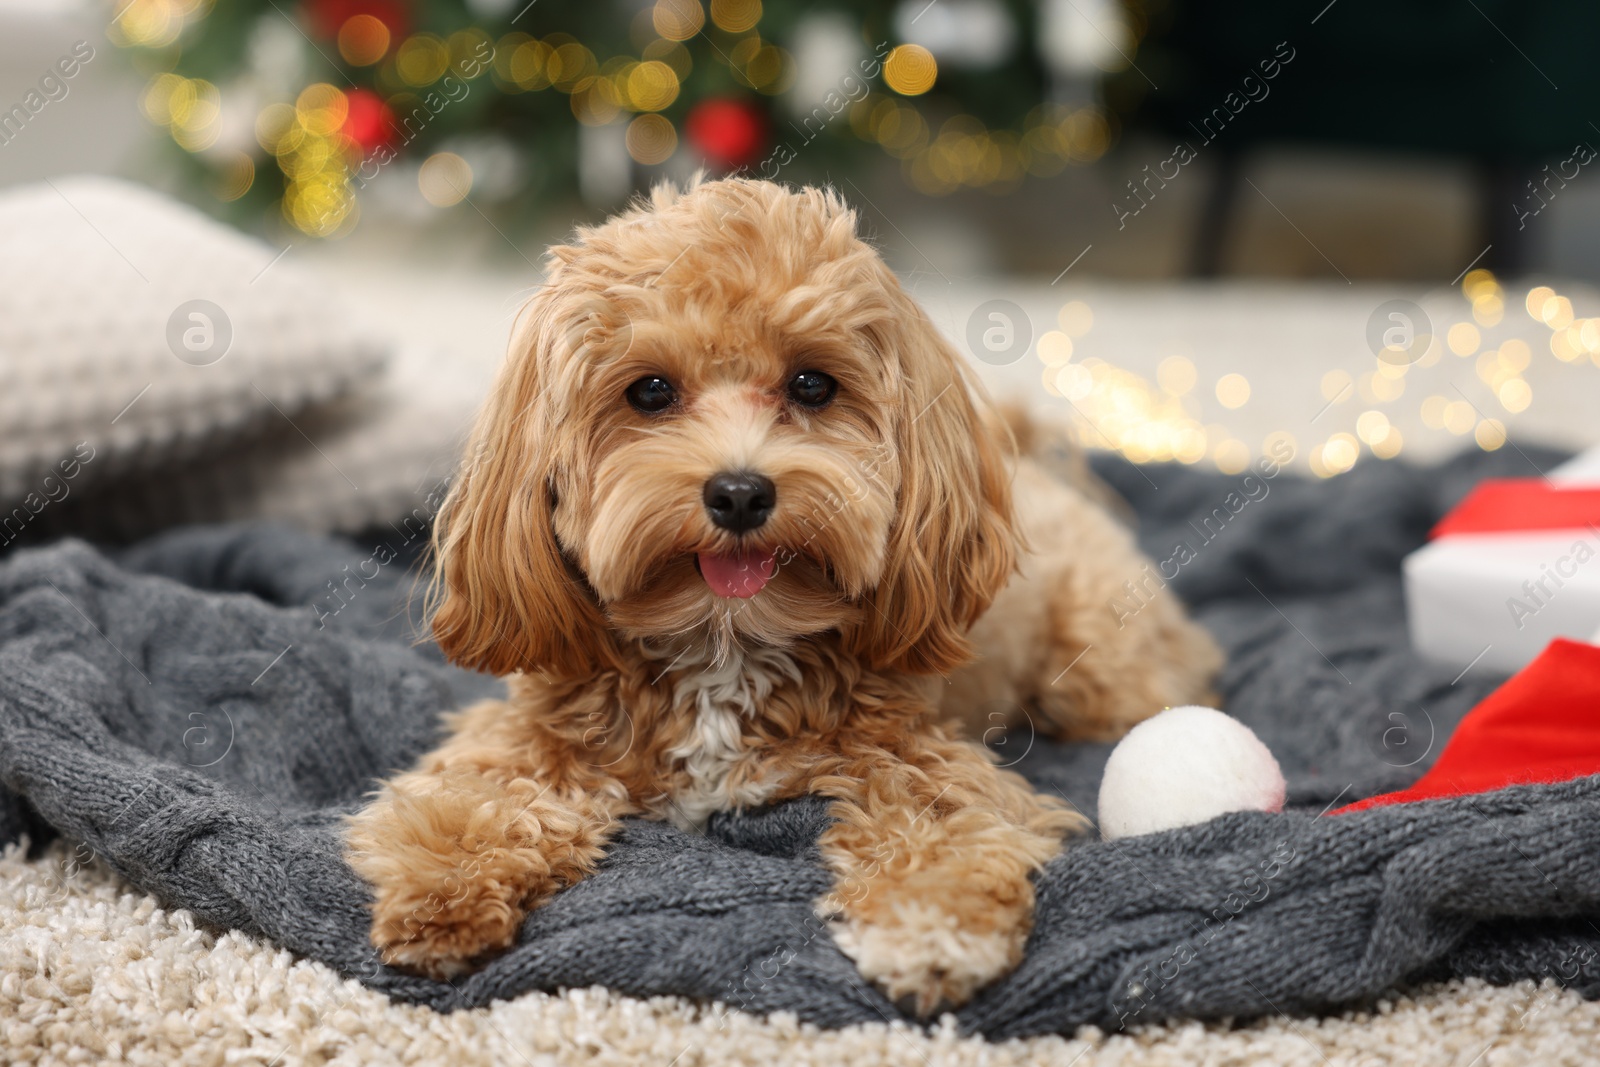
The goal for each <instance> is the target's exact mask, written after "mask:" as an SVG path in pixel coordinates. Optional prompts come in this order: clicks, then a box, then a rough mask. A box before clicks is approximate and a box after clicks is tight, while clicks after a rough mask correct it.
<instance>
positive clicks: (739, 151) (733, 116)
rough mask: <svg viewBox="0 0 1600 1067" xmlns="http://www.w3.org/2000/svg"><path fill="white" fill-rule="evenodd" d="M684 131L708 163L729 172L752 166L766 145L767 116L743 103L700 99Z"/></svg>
mask: <svg viewBox="0 0 1600 1067" xmlns="http://www.w3.org/2000/svg"><path fill="white" fill-rule="evenodd" d="M683 128H684V132H685V133H686V134H687V135H688V137H689V143H690V144H692V145H694V147H695V149H696V150H697V151H698V152H699V153H700V154H701V155H702V156H704V157H705V158H706V161H707V162H708V163H711V164H713V165H715V166H718V167H723V168H726V169H729V170H731V169H733V168H735V167H742V166H745V165H746V164H750V163H754V162H755V161H756V159H757V158H758V157H759V156H760V155H761V150H762V149H763V148H765V147H766V143H767V120H766V116H764V115H763V114H762V113H761V111H760V110H759V109H758V108H756V107H755V106H754V105H753V104H750V103H748V102H746V101H743V100H729V99H726V98H717V97H714V98H712V99H710V100H702V101H700V102H699V103H698V104H696V105H695V106H694V107H692V108H690V109H689V116H688V118H686V119H685V120H684V123H683Z"/></svg>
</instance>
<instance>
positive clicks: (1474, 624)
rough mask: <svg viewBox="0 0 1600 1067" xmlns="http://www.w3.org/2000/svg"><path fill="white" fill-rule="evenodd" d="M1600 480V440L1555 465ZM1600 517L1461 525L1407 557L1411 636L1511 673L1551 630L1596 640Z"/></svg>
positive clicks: (1557, 474)
mask: <svg viewBox="0 0 1600 1067" xmlns="http://www.w3.org/2000/svg"><path fill="white" fill-rule="evenodd" d="M1549 478H1550V480H1551V481H1552V482H1555V483H1557V484H1558V485H1564V486H1584V487H1589V486H1600V448H1594V449H1590V450H1589V451H1587V452H1584V453H1582V454H1581V455H1579V456H1577V457H1575V458H1573V459H1572V460H1570V461H1568V462H1567V463H1564V464H1562V465H1561V466H1560V467H1557V468H1555V469H1554V470H1552V471H1550V472H1549ZM1597 530H1600V523H1596V524H1595V528H1592V529H1591V528H1585V527H1577V528H1574V529H1570V530H1517V531H1514V532H1512V531H1508V532H1503V533H1502V532H1496V533H1458V534H1450V535H1448V536H1445V537H1441V538H1439V539H1438V540H1436V541H1432V542H1429V543H1428V544H1427V545H1425V546H1424V547H1422V548H1419V549H1418V550H1417V551H1415V552H1413V553H1411V555H1409V556H1407V557H1406V559H1405V564H1404V574H1405V596H1406V617H1407V620H1408V623H1409V626H1410V630H1411V643H1412V645H1413V647H1415V648H1416V650H1417V651H1418V652H1420V653H1421V654H1422V655H1424V656H1426V657H1428V658H1429V659H1433V660H1438V661H1440V662H1443V663H1450V664H1459V665H1460V666H1461V668H1462V669H1463V673H1465V671H1467V670H1472V671H1478V672H1494V673H1500V674H1509V673H1512V672H1514V671H1517V670H1520V669H1521V668H1523V667H1525V666H1527V665H1528V663H1530V662H1531V661H1532V660H1533V658H1534V657H1535V656H1537V655H1538V654H1539V653H1540V652H1542V651H1544V647H1545V646H1546V645H1548V644H1549V643H1550V642H1551V640H1552V639H1554V638H1557V637H1567V638H1572V639H1573V640H1577V641H1592V642H1596V643H1600V534H1597Z"/></svg>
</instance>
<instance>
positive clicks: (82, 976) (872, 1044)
mask: <svg viewBox="0 0 1600 1067" xmlns="http://www.w3.org/2000/svg"><path fill="white" fill-rule="evenodd" d="M1597 1050H1600V1005H1597V1004H1591V1003H1587V1002H1585V1001H1584V1000H1582V999H1581V998H1579V997H1577V996H1574V995H1572V994H1570V993H1567V992H1565V991H1564V990H1561V989H1558V988H1556V987H1555V986H1553V985H1547V986H1544V987H1538V986H1534V985H1532V984H1530V983H1523V984H1521V985H1518V986H1512V987H1509V988H1504V989H1497V988H1493V987H1489V986H1485V985H1483V984H1482V983H1477V982H1466V983H1452V984H1450V985H1446V986H1433V987H1428V988H1423V989H1418V990H1415V991H1413V992H1411V993H1410V994H1409V995H1406V996H1403V997H1398V998H1396V999H1394V1000H1393V1001H1385V1002H1382V1003H1380V1004H1379V1005H1378V1006H1377V1007H1376V1008H1375V1009H1374V1010H1373V1011H1371V1012H1361V1013H1349V1014H1346V1015H1343V1016H1340V1017H1337V1018H1328V1019H1307V1018H1297V1019H1289V1018H1282V1017H1280V1018H1275V1019H1271V1020H1265V1021H1260V1022H1256V1023H1253V1024H1251V1025H1248V1026H1240V1027H1237V1028H1234V1027H1229V1026H1225V1025H1201V1024H1199V1023H1174V1024H1169V1025H1165V1026H1151V1027H1142V1028H1139V1029H1137V1030H1134V1031H1132V1032H1130V1033H1125V1034H1104V1033H1101V1032H1100V1031H1098V1030H1095V1029H1093V1028H1085V1029H1084V1030H1081V1031H1079V1032H1078V1033H1077V1034H1076V1035H1075V1036H1073V1037H1071V1038H1059V1037H1050V1038H1035V1039H1032V1040H1028V1041H1011V1042H1006V1043H1003V1044H990V1043H987V1042H984V1041H981V1040H978V1039H974V1038H963V1037H959V1036H957V1035H956V1034H955V1033H954V1031H953V1030H951V1029H949V1028H948V1027H947V1028H944V1029H940V1030H937V1031H935V1032H933V1033H931V1034H924V1033H921V1032H918V1031H915V1030H912V1029H909V1028H907V1027H904V1026H900V1025H896V1026H888V1025H871V1026H858V1027H853V1028H851V1029H848V1030H836V1031H828V1030H817V1029H815V1028H813V1027H809V1026H801V1025H799V1024H797V1023H796V1022H795V1021H794V1019H793V1018H792V1017H790V1018H786V1017H784V1016H781V1015H779V1016H774V1017H771V1018H768V1019H765V1020H763V1019H758V1018H755V1017H753V1016H748V1015H742V1014H738V1013H728V1014H724V1013H722V1012H720V1011H719V1010H717V1009H716V1008H714V1007H706V1006H699V1005H696V1004H694V1003H691V1002H689V1001H686V1000H681V999H678V998H672V997H658V998H654V999H651V1000H638V999H635V998H631V997H624V996H618V995H616V994H613V993H609V992H607V991H605V990H603V989H580V990H571V991H569V992H566V993H564V994H561V995H559V996H552V995H545V994H538V993H535V994H529V995H527V996H523V997H519V998H517V999H516V1000H514V1001H509V1002H499V1003H496V1004H494V1005H493V1006H492V1007H490V1008H486V1009H479V1010H475V1011H462V1012H457V1013H456V1014H453V1015H440V1014H437V1013H435V1012H433V1011H431V1010H429V1009H426V1008H419V1007H410V1006H403V1005H399V1004H392V1003H390V1002H389V1001H388V1000H387V999H386V998H384V997H383V996H381V995H379V994H377V993H374V992H372V991H370V990H367V989H365V988H363V987H362V986H360V985H358V984H357V983H355V982H353V981H343V980H341V979H339V978H338V977H337V976H336V975H335V974H334V973H333V972H332V971H330V970H329V969H328V968H327V967H325V966H323V965H321V964H318V963H311V962H308V961H305V960H296V959H294V958H293V957H291V956H290V955H289V953H287V952H285V951H282V950H280V949H276V948H273V947H272V946H271V945H268V944H265V943H263V942H261V941H258V940H256V939H254V938H251V937H246V936H244V935H243V934H239V933H228V934H224V935H222V936H220V937H218V936H215V935H213V934H211V933H208V932H206V931H205V930H203V929H200V928H198V927H197V926H196V924H195V921H194V917H193V916H192V915H190V914H189V913H188V912H186V911H165V910H163V909H162V908H161V907H159V906H158V905H157V904H156V902H155V901H154V900H153V899H151V898H150V897H148V896H145V895H143V894H141V893H138V892H135V891H132V890H131V889H129V888H128V887H127V886H126V885H125V884H124V883H123V882H121V881H120V880H119V879H118V878H117V877H116V876H115V875H114V874H112V873H111V872H110V871H108V870H106V869H105V868H104V867H103V866H101V865H99V864H98V863H94V862H89V863H87V864H80V863H75V862H73V856H72V854H71V852H70V851H69V850H68V849H67V847H66V846H64V845H62V844H59V843H58V844H55V845H52V846H51V847H50V849H48V850H47V851H46V853H45V855H44V856H43V857H42V858H41V859H38V860H33V861H30V860H27V859H25V858H24V857H23V856H22V854H21V852H20V851H19V850H17V849H15V848H13V849H10V850H7V851H6V853H5V854H4V856H3V857H0V1062H3V1063H51V1064H55V1063H101V1062H127V1063H136V1064H160V1065H166V1064H184V1065H188V1064H197V1065H198V1064H206V1065H222V1064H230V1065H231V1064H271V1065H274V1067H292V1065H296V1064H386V1063H396V1064H449V1065H452V1067H455V1065H468V1064H512V1065H516V1064H524V1063H525V1064H528V1065H530V1067H545V1065H558V1064H579V1063H582V1064H597V1065H604V1064H647V1065H654V1067H695V1065H702V1064H705V1065H710V1064H752V1065H755V1064H760V1065H763V1067H765V1065H768V1064H775V1063H781V1064H819V1065H820V1064H827V1065H833V1064H852V1065H854V1064H879V1063H882V1064H896V1065H901V1064H903V1065H907V1067H945V1065H953V1064H983V1065H987V1067H1010V1065H1020V1064H1052V1065H1056V1067H1069V1065H1071V1067H1097V1065H1107V1064H1116V1065H1119V1067H1157V1065H1169V1064H1172V1065H1176V1064H1185V1065H1192V1064H1215V1065H1229V1064H1274V1065H1285V1067H1289V1065H1301V1064H1304V1065H1307V1067H1336V1065H1343V1064H1362V1065H1366V1064H1382V1063H1400V1064H1408V1065H1410V1064H1415V1065H1419V1067H1427V1065H1433V1064H1441V1065H1443V1064H1451V1065H1456V1067H1504V1065H1507V1064H1521V1063H1528V1064H1540V1065H1557V1064H1584V1063H1594V1062H1596V1058H1597V1055H1600V1053H1597Z"/></svg>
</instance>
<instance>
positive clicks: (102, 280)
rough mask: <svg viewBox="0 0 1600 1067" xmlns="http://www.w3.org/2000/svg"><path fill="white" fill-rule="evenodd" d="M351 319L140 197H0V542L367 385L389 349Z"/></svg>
mask: <svg viewBox="0 0 1600 1067" xmlns="http://www.w3.org/2000/svg"><path fill="white" fill-rule="evenodd" d="M352 318H353V317H352V316H351V314H350V312H349V309H348V308H347V307H346V306H345V305H343V304H341V302H340V301H339V300H338V299H337V298H336V297H335V295H334V294H333V293H331V292H329V291H328V289H327V288H326V287H325V286H324V285H323V284H321V283H320V282H319V281H318V280H317V279H316V278H315V277H313V276H311V275H308V274H306V273H304V272H303V271H302V270H301V269H299V268H298V267H297V265H296V264H295V263H294V262H293V251H292V250H288V251H286V250H284V249H281V248H274V247H272V246H271V245H268V244H265V243H263V242H261V241H258V240H255V239H253V238H249V237H245V236H243V235H241V234H239V233H236V232H234V231H233V230H230V229H228V228H227V227H225V226H223V225H221V224H219V223H217V222H214V221H212V220H211V219H209V218H206V217H205V216H203V215H201V214H200V213H199V212H197V211H195V210H193V209H191V208H188V207H185V206H183V205H181V204H178V203H176V202H174V201H172V200H170V199H168V198H166V197H164V196H162V195H160V194H158V193H155V192H152V191H150V190H148V189H144V188H141V187H139V186H136V185H131V184H128V183H125V182H120V181H115V180H112V179H107V178H65V179H55V180H53V181H48V182H45V183H44V184H41V185H31V186H26V187H22V188H16V189H11V190H6V191H4V192H0V543H4V542H6V541H8V540H9V539H10V538H11V537H15V536H16V535H17V533H18V531H17V530H14V529H12V528H11V527H13V526H16V525H18V524H19V523H21V524H24V525H26V523H27V522H28V517H29V516H31V515H35V514H37V513H38V512H39V511H40V510H42V509H44V508H46V507H50V506H52V505H53V502H54V501H56V500H58V499H64V498H65V496H66V495H67V494H69V493H71V492H73V491H75V490H77V489H80V488H82V487H84V486H86V485H89V484H91V483H101V482H105V481H109V480H111V479H112V478H113V477H115V478H118V479H121V478H124V477H126V476H127V475H129V474H133V473H149V472H152V471H155V470H159V469H161V468H165V467H167V466H168V465H169V464H173V463H175V462H180V461H189V462H193V461H194V460H195V459H197V458H199V457H200V456H201V455H202V454H204V453H206V452H209V451H210V450H212V449H213V448H215V447H216V446H218V445H219V443H226V442H228V441H229V440H230V439H236V438H239V437H241V436H246V435H254V434H257V433H265V432H268V431H270V430H277V429H281V428H282V427H284V426H290V427H291V429H292V424H293V422H294V421H295V420H296V418H297V417H298V415H299V413H301V412H302V411H304V410H305V409H306V408H308V407H309V406H310V405H313V404H316V403H318V402H321V401H325V400H328V399H330V398H333V397H336V396H338V395H340V394H343V393H347V392H350V391H352V389H353V388H355V387H356V386H358V385H360V384H362V383H363V382H364V381H366V380H370V379H371V378H372V377H373V376H374V375H376V374H377V373H378V372H379V371H380V370H381V367H382V364H383V362H384V360H385V358H386V356H387V354H388V348H389V346H388V344H387V342H385V341H384V340H383V339H382V336H381V335H380V334H374V333H373V332H372V331H371V330H370V329H367V328H364V327H363V326H362V325H361V324H360V323H359V322H355V321H352ZM296 432H298V431H296ZM19 506H20V507H21V510H20V511H19V510H18V507H19Z"/></svg>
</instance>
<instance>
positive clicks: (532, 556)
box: [429, 283, 611, 675]
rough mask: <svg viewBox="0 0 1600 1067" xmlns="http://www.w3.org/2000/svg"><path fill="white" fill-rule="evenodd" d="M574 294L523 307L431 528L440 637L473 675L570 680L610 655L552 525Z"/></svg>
mask: <svg viewBox="0 0 1600 1067" xmlns="http://www.w3.org/2000/svg"><path fill="white" fill-rule="evenodd" d="M572 295H573V294H564V293H563V292H561V287H560V286H558V285H556V284H554V283H551V284H547V285H546V286H545V287H544V288H543V289H541V290H540V291H539V292H538V293H537V294H535V296H534V297H533V298H532V299H531V300H529V301H528V304H527V306H526V307H524V309H523V312H522V316H521V318H520V320H519V323H518V328H517V329H516V330H515V331H514V333H513V338H512V342H511V347H510V352H509V355H508V356H507V359H506V363H505V365H504V366H503V367H502V368H501V370H500V373H499V375H498V376H497V378H496V381H495V385H494V388H493V389H492V390H491V391H490V394H489V399H488V401H487V402H486V403H485V405H484V408H483V410H482V412H481V413H480V414H479V416H478V421H477V423H476V425H475V426H474V427H473V432H472V438H471V443H470V444H469V446H468V449H467V454H466V457H465V459H464V460H463V462H462V465H461V469H460V470H459V471H458V472H457V474H456V478H455V481H454V483H453V484H452V486H451V488H450V493H449V495H448V497H447V498H446V499H445V502H444V505H443V506H442V508H441V509H440V514H439V517H438V520H437V522H436V523H435V525H434V534H433V550H434V555H435V570H434V575H433V586H432V589H431V590H430V597H429V600H430V609H431V610H430V616H431V622H432V629H433V637H434V639H435V640H436V641H437V642H438V643H439V647H440V648H441V649H443V650H444V653H445V655H446V656H448V657H449V658H450V659H451V660H452V661H453V662H455V663H457V664H459V665H461V666H463V667H467V668H470V669H474V670H481V671H488V672H490V673H493V674H500V675H504V674H510V673H512V672H514V671H534V670H541V671H549V672H552V673H556V674H561V675H572V674H579V673H584V672H586V671H589V670H592V669H594V668H595V666H597V665H598V664H600V663H602V662H604V661H606V660H607V659H610V658H611V657H610V656H609V655H608V651H609V650H610V644H609V637H608V630H607V628H606V623H605V620H604V618H603V617H602V615H601V612H600V610H599V607H598V605H597V604H596V603H595V601H594V598H593V596H592V595H591V593H590V592H589V589H588V587H587V585H586V584H585V583H584V581H583V579H582V577H581V575H580V574H578V572H577V571H576V570H575V568H573V567H572V566H570V565H569V564H568V562H567V560H566V559H565V557H564V556H563V554H562V551H561V546H560V544H559V543H558V541H557V540H556V534H555V530H554V528H553V525H552V509H553V506H554V503H555V495H554V494H555V485H554V483H555V481H556V477H557V469H556V467H557V464H558V462H559V455H558V453H559V450H560V445H561V441H562V439H563V432H562V431H563V429H565V431H566V434H569V435H570V433H571V432H572V429H571V427H570V426H567V427H565V428H563V427H562V426H561V425H560V423H561V421H562V420H561V418H560V416H559V415H558V414H556V413H555V411H554V410H553V408H554V406H555V405H554V403H553V401H552V397H554V396H556V395H557V394H558V390H560V389H561V388H562V385H561V384H560V383H558V382H556V381H554V379H555V378H556V377H557V368H558V366H559V365H560V364H561V360H562V359H563V358H565V357H566V356H567V354H568V353H567V350H566V348H565V347H563V346H567V345H569V344H572V343H574V342H575V343H576V344H578V345H580V346H581V344H582V340H581V333H582V326H581V320H579V321H578V324H577V325H574V316H573V315H571V314H569V313H568V312H570V311H571V310H572V309H571V308H570V307H568V306H567V305H568V304H570V303H571V302H572V300H571V298H572ZM574 334H577V335H579V336H577V337H574V336H573V335H574Z"/></svg>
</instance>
